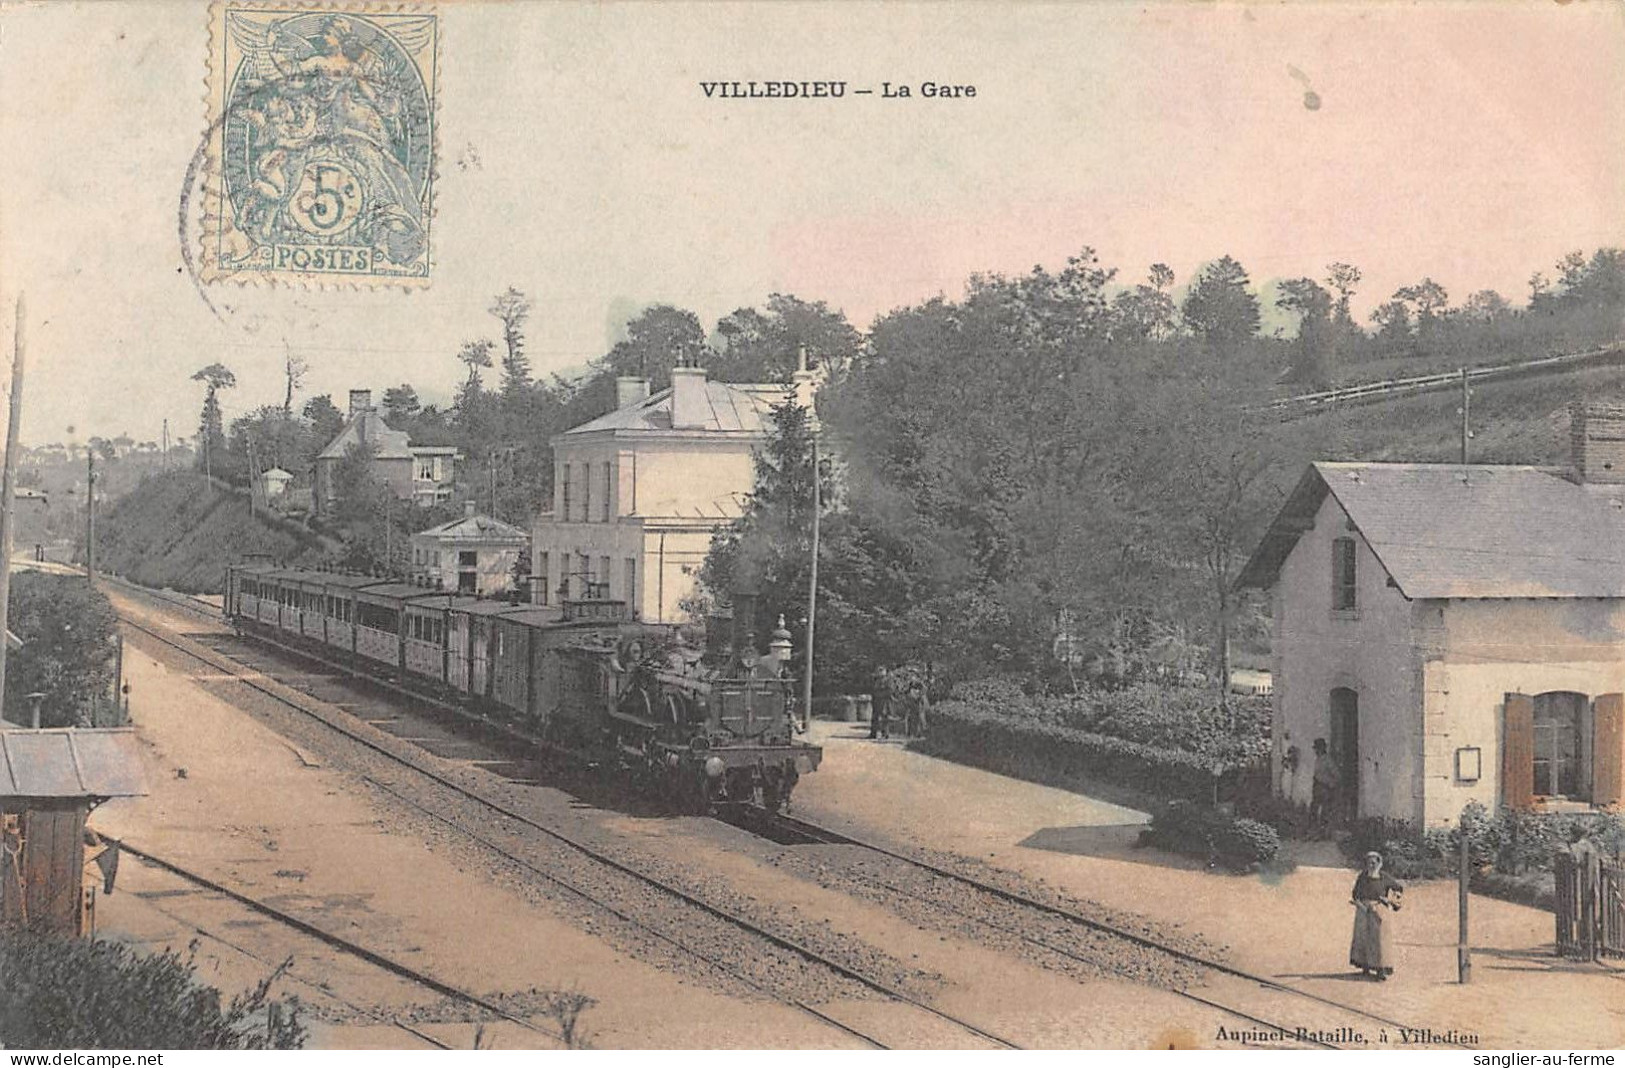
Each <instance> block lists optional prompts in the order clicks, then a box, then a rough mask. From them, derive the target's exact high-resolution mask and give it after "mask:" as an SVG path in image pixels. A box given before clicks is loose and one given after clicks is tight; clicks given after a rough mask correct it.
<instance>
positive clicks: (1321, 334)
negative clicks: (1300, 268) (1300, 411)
mask: <svg viewBox="0 0 1625 1068" xmlns="http://www.w3.org/2000/svg"><path fill="white" fill-rule="evenodd" d="M1277 289H1278V290H1279V293H1278V295H1277V296H1276V298H1275V306H1276V307H1277V308H1280V309H1281V310H1282V311H1285V312H1289V313H1291V314H1294V315H1296V316H1297V317H1298V336H1297V338H1296V339H1294V341H1293V343H1292V377H1293V379H1294V380H1295V381H1298V382H1307V383H1309V384H1311V385H1316V386H1327V385H1330V384H1331V364H1332V359H1333V346H1334V344H1335V341H1334V337H1333V332H1332V317H1331V316H1332V298H1331V294H1330V293H1327V292H1326V291H1325V290H1324V289H1322V288H1321V287H1320V286H1319V285H1318V284H1316V283H1315V281H1314V280H1313V279H1309V278H1292V279H1289V280H1287V281H1285V282H1282V283H1280V284H1279V286H1278V287H1277Z"/></svg>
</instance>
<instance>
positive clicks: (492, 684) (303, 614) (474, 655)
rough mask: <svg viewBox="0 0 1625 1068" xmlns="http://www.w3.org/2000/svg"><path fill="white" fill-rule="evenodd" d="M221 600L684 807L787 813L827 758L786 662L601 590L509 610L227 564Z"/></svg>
mask: <svg viewBox="0 0 1625 1068" xmlns="http://www.w3.org/2000/svg"><path fill="white" fill-rule="evenodd" d="M224 602H225V612H226V614H227V616H228V617H230V618H231V619H232V620H233V622H235V623H237V624H238V625H239V626H244V627H247V628H250V629H255V630H258V631H260V632H262V633H264V632H272V633H274V634H275V636H276V637H277V639H278V640H292V641H295V642H297V643H299V644H303V645H313V646H318V647H322V648H324V649H326V650H331V651H333V652H335V653H344V654H348V655H346V656H342V657H338V658H337V659H340V660H341V661H347V662H348V663H349V664H350V665H351V666H352V668H353V669H354V670H357V671H363V670H367V669H371V670H373V671H388V672H391V673H399V677H401V678H402V679H405V680H408V681H410V680H417V681H418V683H419V684H420V685H421V686H422V687H423V688H424V689H426V690H433V691H438V692H441V693H445V692H446V691H448V690H449V691H451V692H452V693H453V694H455V695H459V696H461V697H462V698H463V699H464V700H465V701H467V702H469V703H472V704H484V705H487V706H488V707H493V708H495V709H496V710H498V711H500V712H501V713H505V714H506V718H508V719H509V720H511V721H513V722H514V723H516V724H519V725H522V726H523V727H524V728H525V729H527V730H528V731H529V732H530V733H531V734H532V736H533V737H535V738H537V739H538V740H539V741H540V742H541V743H542V744H545V745H547V746H549V747H551V748H554V749H558V750H562V751H565V752H568V753H571V754H573V755H574V756H575V758H577V759H581V760H585V761H586V762H588V763H592V764H597V765H602V766H610V767H618V768H621V769H623V770H625V771H629V772H631V773H632V774H633V775H634V777H636V778H638V779H639V780H640V781H642V782H644V783H646V784H649V785H651V786H652V787H653V788H654V789H656V790H658V791H659V792H661V793H662V794H664V795H665V796H666V797H668V798H669V799H671V800H673V801H674V802H676V803H678V804H679V805H681V806H682V807H685V808H693V809H695V810H698V811H706V810H709V809H710V808H713V807H715V806H718V805H725V804H755V805H760V806H765V807H769V808H777V807H779V806H781V805H783V804H785V803H786V802H787V801H788V799H789V795H790V791H791V790H792V789H793V788H794V786H795V783H796V780H797V779H798V778H799V777H800V776H801V775H802V774H804V773H805V772H807V771H811V770H813V769H815V768H817V766H818V764H819V762H820V760H821V758H822V750H821V749H819V747H817V746H812V745H807V744H805V743H803V742H799V741H797V740H795V738H794V726H795V725H794V717H793V715H792V707H793V704H794V686H793V685H792V683H791V680H789V679H788V678H785V677H782V676H781V669H782V662H783V658H782V657H780V658H777V659H775V658H774V657H773V656H771V655H770V656H767V657H757V656H756V655H755V654H756V650H754V649H751V648H749V647H750V646H752V645H754V644H755V643H754V641H753V640H751V639H750V638H749V636H748V634H741V633H740V632H739V631H738V629H737V628H736V632H735V634H734V635H733V639H732V641H730V642H727V643H725V644H724V643H719V647H718V648H716V649H711V650H709V651H707V652H704V653H702V652H700V651H699V650H698V649H696V648H694V647H692V646H689V645H686V644H685V643H684V642H683V641H682V639H681V637H680V635H679V634H678V631H677V628H675V627H662V626H656V625H650V624H643V623H638V622H636V621H634V620H632V618H631V614H630V612H629V611H628V608H627V606H626V604H625V603H623V602H619V601H611V600H608V599H605V598H597V597H591V598H587V599H584V600H578V601H566V602H564V603H563V604H562V605H560V606H557V607H541V606H531V605H512V604H507V603H504V602H499V601H487V600H479V599H476V598H471V597H467V596H464V595H461V594H457V593H448V592H445V591H441V590H434V589H429V588H427V587H424V586H417V585H411V584H408V583H404V582H400V581H396V580H389V579H381V578H378V577H377V576H369V575H350V574H341V573H336V572H320V571H299V570H289V569H277V568H273V567H267V566H264V565H249V566H240V567H233V568H231V569H230V570H229V571H228V573H227V576H226V596H225V598H224ZM747 618H748V613H747ZM781 640H782V648H783V649H784V650H786V651H787V650H788V648H789V635H788V633H780V634H776V635H775V647H779V646H778V643H779V642H780V641H781ZM724 649H726V652H724V651H723V650H724Z"/></svg>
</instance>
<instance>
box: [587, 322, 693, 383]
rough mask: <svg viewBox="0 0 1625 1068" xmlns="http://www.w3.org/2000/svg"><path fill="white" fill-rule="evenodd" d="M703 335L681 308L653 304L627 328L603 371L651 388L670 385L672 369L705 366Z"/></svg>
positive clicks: (607, 355)
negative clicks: (643, 382)
mask: <svg viewBox="0 0 1625 1068" xmlns="http://www.w3.org/2000/svg"><path fill="white" fill-rule="evenodd" d="M704 355H705V331H704V330H702V329H701V328H700V320H699V317H698V316H696V315H695V314H694V313H693V312H691V311H688V310H686V309H684V308H674V307H672V306H671V305H670V304H655V305H652V306H650V307H648V308H645V309H643V311H642V312H640V313H638V316H637V317H636V318H635V319H633V320H632V321H631V322H629V323H627V324H626V340H625V341H622V342H619V343H617V344H616V345H615V347H614V348H612V349H610V351H609V352H608V353H607V354H606V355H605V356H604V359H603V361H602V365H603V370H605V371H607V372H609V373H610V374H611V376H613V375H637V376H638V377H639V378H647V379H649V380H651V382H652V383H653V384H654V388H655V389H657V390H659V389H664V388H666V386H668V385H670V384H671V369H672V368H673V367H677V366H685V367H698V366H699V365H700V364H701V363H703V362H704V360H703V357H704Z"/></svg>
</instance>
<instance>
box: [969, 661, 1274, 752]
mask: <svg viewBox="0 0 1625 1068" xmlns="http://www.w3.org/2000/svg"><path fill="white" fill-rule="evenodd" d="M952 699H953V700H955V701H958V702H961V703H964V704H967V705H971V706H972V707H975V708H979V709H982V710H984V711H988V712H995V713H998V714H1001V715H1004V716H1007V717H1009V718H1011V719H1019V720H1032V721H1034V722H1038V723H1044V724H1049V725H1052V726H1056V727H1069V728H1071V729H1073V730H1078V731H1083V732H1085V733H1088V734H1104V735H1109V736H1111V737H1114V738H1122V739H1125V740H1127V741H1131V742H1140V743H1142V744H1144V745H1150V746H1155V747H1157V748H1159V749H1178V750H1183V751H1185V752H1187V753H1194V754H1196V755H1198V756H1200V757H1204V758H1206V759H1208V760H1209V761H1212V762H1214V763H1218V764H1223V765H1226V766H1238V767H1239V766H1244V765H1248V764H1252V763H1254V762H1257V761H1259V760H1262V759H1264V758H1266V757H1267V756H1268V755H1269V748H1270V744H1269V726H1270V703H1269V699H1268V698H1266V697H1241V696H1233V697H1231V698H1230V699H1229V700H1228V701H1227V702H1226V703H1225V704H1224V705H1222V706H1221V705H1220V704H1219V702H1218V701H1217V700H1216V699H1215V694H1214V693H1213V691H1212V690H1210V689H1203V688H1197V687H1191V686H1163V685H1157V684H1154V683H1140V684H1138V685H1134V686H1127V687H1124V688H1122V689H1120V690H1088V691H1085V692H1083V693H1078V694H1068V695H1062V696H1046V695H1033V694H1027V693H1024V692H1022V690H1021V689H1020V688H1019V687H1017V686H1016V685H1014V684H1013V683H1012V682H1011V681H1010V680H1008V679H984V680H978V681H976V682H969V683H962V684H961V685H960V686H958V687H956V688H955V690H954V692H953V694H952Z"/></svg>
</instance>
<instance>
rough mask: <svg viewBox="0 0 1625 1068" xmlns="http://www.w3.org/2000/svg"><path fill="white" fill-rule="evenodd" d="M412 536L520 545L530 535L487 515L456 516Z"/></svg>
mask: <svg viewBox="0 0 1625 1068" xmlns="http://www.w3.org/2000/svg"><path fill="white" fill-rule="evenodd" d="M412 537H414V538H436V539H439V540H441V541H511V542H513V543H514V544H516V545H522V544H524V543H525V542H528V541H529V540H530V535H528V534H526V533H525V532H524V531H523V530H521V529H519V528H518V527H516V526H514V525H513V524H511V523H504V522H502V520H500V519H493V518H491V517H490V516H488V515H464V516H458V517H457V518H456V519H451V520H448V521H446V522H444V523H441V524H440V525H439V526H433V527H430V528H429V529H428V530H420V531H418V532H417V533H416V534H413V535H412Z"/></svg>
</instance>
